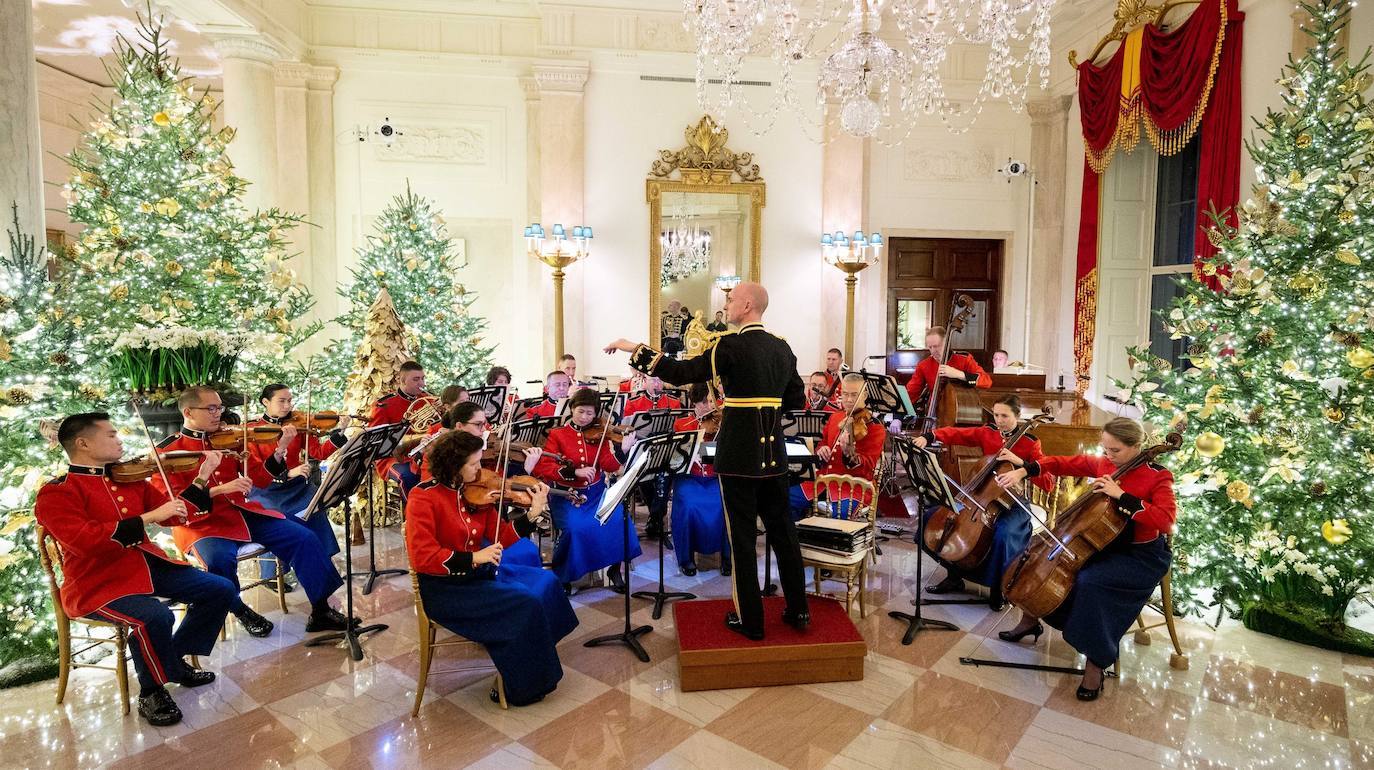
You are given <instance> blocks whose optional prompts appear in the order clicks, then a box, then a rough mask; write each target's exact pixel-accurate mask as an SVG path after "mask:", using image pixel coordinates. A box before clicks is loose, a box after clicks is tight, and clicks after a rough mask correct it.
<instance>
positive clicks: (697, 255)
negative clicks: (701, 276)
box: [658, 211, 711, 289]
mask: <svg viewBox="0 0 1374 770" xmlns="http://www.w3.org/2000/svg"><path fill="white" fill-rule="evenodd" d="M658 240H659V250H660V251H661V252H662V255H661V256H662V260H661V261H662V267H661V268H660V269H659V280H658V285H659V287H661V288H664V289H666V288H668V287H669V286H671V285H673V284H674V283H677V282H678V281H681V280H683V279H684V278H689V277H691V276H693V275H696V274H697V273H700V272H703V271H705V270H706V269H707V268H709V267H710V266H711V233H710V231H709V230H707V229H706V228H704V227H701V226H700V225H699V224H698V223H697V222H696V220H695V218H693V217H688V216H685V215H683V213H682V212H681V211H678V212H677V213H676V214H674V215H673V218H672V221H671V223H670V224H669V226H668V228H667V229H666V230H664V231H662V232H661V233H660V234H659V238H658Z"/></svg>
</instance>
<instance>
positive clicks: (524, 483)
mask: <svg viewBox="0 0 1374 770" xmlns="http://www.w3.org/2000/svg"><path fill="white" fill-rule="evenodd" d="M539 483H540V482H539V479H536V478H535V477H533V476H511V477H509V478H502V477H501V475H500V474H499V473H497V472H496V471H493V470H488V469H486V468H483V469H482V470H481V471H480V472H479V473H478V474H477V480H476V481H469V482H467V483H465V484H463V502H465V503H467V504H468V505H474V506H480V505H494V504H495V503H496V502H497V501H498V500H501V499H503V498H504V499H505V501H506V502H508V503H510V504H511V505H513V506H515V507H517V508H529V507H530V506H531V505H534V496H533V495H534V490H535V489H536V488H538V486H539ZM549 496H550V497H562V498H566V499H568V500H571V501H572V503H573V505H582V504H583V503H585V502H587V498H585V497H583V496H582V495H580V494H578V493H577V492H573V491H571V490H566V489H553V488H550V489H549Z"/></svg>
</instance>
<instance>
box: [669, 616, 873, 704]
mask: <svg viewBox="0 0 1374 770" xmlns="http://www.w3.org/2000/svg"><path fill="white" fill-rule="evenodd" d="M785 606H786V605H785V602H784V600H783V598H782V597H767V598H765V599H764V600H763V610H764V618H765V620H764V638H763V640H761V641H757V642H755V641H752V640H749V639H746V638H744V637H743V636H740V635H739V634H737V633H735V632H733V631H731V630H729V629H727V628H726V627H725V624H724V619H725V613H727V612H729V611H731V610H732V609H734V604H733V603H732V602H731V601H730V600H728V599H702V600H697V601H685V602H678V603H677V604H674V605H673V619H674V625H675V627H676V628H677V634H678V650H679V651H678V681H679V687H680V689H682V690H683V691H684V692H692V691H696V690H727V689H731V688H736V687H771V686H775V685H784V684H810V683H812V682H852V681H859V680H861V679H863V678H864V655H865V654H866V653H867V652H868V644H867V643H866V642H865V641H864V638H863V636H862V635H861V634H860V633H859V629H857V628H855V627H854V622H853V621H852V620H850V619H849V615H848V614H847V613H846V612H845V611H844V605H842V604H840V603H839V602H836V601H833V600H830V599H817V598H812V599H811V602H810V607H811V627H810V628H809V629H807V631H806V632H805V633H798V632H797V631H795V630H794V629H793V628H792V627H791V626H788V625H787V624H785V623H783V622H782V611H783V608H784V607H785Z"/></svg>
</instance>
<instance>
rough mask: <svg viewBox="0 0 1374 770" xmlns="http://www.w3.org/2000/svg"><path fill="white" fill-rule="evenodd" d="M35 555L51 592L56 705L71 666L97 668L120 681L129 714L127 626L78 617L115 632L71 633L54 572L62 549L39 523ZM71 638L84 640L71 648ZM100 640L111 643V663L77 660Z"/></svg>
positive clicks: (120, 697) (97, 626) (59, 562)
mask: <svg viewBox="0 0 1374 770" xmlns="http://www.w3.org/2000/svg"><path fill="white" fill-rule="evenodd" d="M38 556H39V561H40V562H41V563H42V565H43V572H44V573H45V574H46V575H47V576H48V591H49V593H51V594H52V605H53V615H54V617H55V618H56V620H57V705H59V706H60V705H62V700H63V698H65V697H66V695H67V681H68V678H69V677H70V676H71V673H72V670H73V669H77V668H99V669H103V670H105V671H113V672H114V674H115V680H116V681H118V682H119V699H120V701H121V702H122V703H123V704H124V713H125V714H128V713H129V668H128V665H127V663H126V661H128V659H129V629H128V627H127V626H125V625H124V624H123V623H106V622H104V621H99V620H87V619H86V618H79V619H77V621H76V622H78V623H81V624H83V625H86V626H89V627H91V628H110V629H113V631H114V634H113V636H109V637H104V636H92V635H89V634H73V633H72V619H71V618H69V617H67V613H66V611H65V610H63V609H62V586H61V585H60V582H59V579H58V575H57V572H58V571H59V570H61V568H62V549H61V548H59V547H58V545H57V541H56V539H54V538H53V536H52V535H50V534H48V531H47V530H45V529H44V528H43V527H41V526H40V527H38ZM73 641H76V642H86V643H87V644H86V646H84V647H82V648H80V649H78V650H73V649H72V642H73ZM102 644H111V645H114V648H115V652H114V655H115V660H114V663H113V665H109V666H105V665H101V664H98V663H80V662H78V661H77V660H76V656H77V655H80V654H81V653H83V652H86V651H88V650H92V649H95V648H96V647H98V646H100V645H102Z"/></svg>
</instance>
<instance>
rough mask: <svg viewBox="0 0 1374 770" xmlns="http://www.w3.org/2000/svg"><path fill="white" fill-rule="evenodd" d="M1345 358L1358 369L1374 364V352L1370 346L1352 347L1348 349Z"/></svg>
mask: <svg viewBox="0 0 1374 770" xmlns="http://www.w3.org/2000/svg"><path fill="white" fill-rule="evenodd" d="M1345 360H1346V361H1348V362H1349V363H1350V365H1351V366H1353V367H1355V368H1356V369H1368V368H1369V367H1371V366H1374V352H1371V351H1370V350H1369V348H1352V349H1351V350H1348V351H1346V354H1345Z"/></svg>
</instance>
